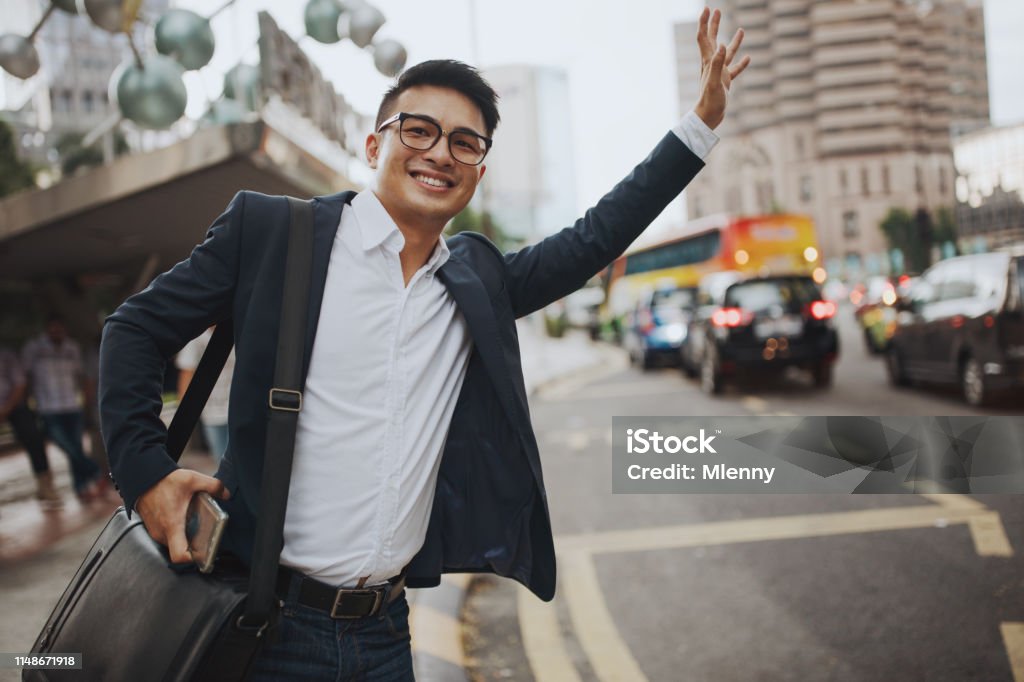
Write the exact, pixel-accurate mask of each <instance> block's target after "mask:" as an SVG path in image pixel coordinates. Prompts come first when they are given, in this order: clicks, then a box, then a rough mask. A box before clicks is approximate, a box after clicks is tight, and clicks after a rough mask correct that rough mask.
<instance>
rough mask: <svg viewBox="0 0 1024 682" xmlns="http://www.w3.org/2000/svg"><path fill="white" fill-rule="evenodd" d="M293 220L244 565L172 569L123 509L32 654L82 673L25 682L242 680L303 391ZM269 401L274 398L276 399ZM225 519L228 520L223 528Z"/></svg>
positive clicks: (297, 208) (180, 413) (304, 283)
mask: <svg viewBox="0 0 1024 682" xmlns="http://www.w3.org/2000/svg"><path fill="white" fill-rule="evenodd" d="M289 203H290V208H291V225H290V227H289V238H288V239H289V241H288V254H287V266H286V267H287V269H286V276H285V284H284V295H283V302H282V309H281V325H280V331H279V335H278V359H277V362H276V365H275V369H274V385H275V387H276V388H275V389H274V391H272V392H271V399H270V402H271V407H272V408H275V409H271V411H270V420H269V423H268V427H267V446H266V451H265V455H264V457H265V459H264V462H265V465H264V467H263V480H262V490H261V493H260V494H261V500H260V502H261V506H260V509H261V510H262V512H261V514H260V516H259V520H258V521H257V528H256V545H255V551H254V554H253V560H252V564H251V570H246V569H245V568H244V567H243V566H242V565H241V564H240V563H239V562H238V561H237V560H234V561H233V560H232V557H230V556H225V557H223V558H220V559H218V561H217V564H216V568H215V569H214V571H213V572H212V573H210V574H206V575H203V574H201V573H199V572H198V571H196V570H194V569H193V568H192V567H188V569H187V570H175V568H173V567H171V565H170V564H169V558H168V554H167V550H166V549H165V548H164V547H163V546H162V545H160V544H158V543H157V542H155V541H154V540H153V539H152V538H151V537H150V536H149V533H148V532H147V531H146V529H145V526H144V525H143V523H142V520H141V519H140V518H139V517H138V515H135V517H134V518H132V519H129V518H128V514H127V513H126V511H125V510H124V508H123V507H122V508H120V509H118V510H117V511H116V512H115V513H114V516H113V517H112V518H111V519H110V521H109V522H107V525H106V527H105V528H104V529H103V532H101V533H100V536H99V538H97V540H96V542H95V543H94V544H93V546H92V547H91V548H90V549H89V553H88V554H87V555H86V557H85V560H84V561H83V562H82V565H81V566H80V567H79V569H78V571H77V572H76V573H75V576H74V578H72V580H71V583H70V584H69V585H68V587H67V589H66V590H65V591H64V594H63V595H62V596H61V598H60V600H59V601H58V602H57V606H56V607H55V608H54V610H53V612H52V613H51V614H50V617H49V619H47V622H46V625H45V626H44V627H43V630H42V632H41V633H40V634H39V637H38V638H37V639H36V642H35V644H34V645H33V647H32V653H33V654H54V655H55V654H64V653H81V654H82V669H80V670H70V669H66V670H56V669H52V670H39V669H26V670H25V671H24V673H23V676H22V679H23V680H28V681H32V682H36V681H44V680H45V681H53V682H58V681H60V680H76V681H78V680H103V681H104V682H137V681H139V680H147V681H148V680H163V681H165V682H186V681H187V682H206V681H209V682H229V681H230V680H244V679H245V676H246V674H247V672H248V669H249V666H250V664H251V663H252V661H253V660H254V659H255V658H256V655H257V654H258V653H259V651H260V649H261V648H262V646H263V645H264V644H265V642H266V641H267V639H268V638H269V637H271V636H272V635H273V632H274V628H275V625H276V623H277V616H278V610H279V608H280V602H279V601H278V598H277V596H276V595H275V594H274V586H275V582H276V578H277V568H278V561H279V559H280V555H281V547H282V545H283V528H284V514H285V508H286V506H287V500H288V485H289V482H290V478H291V464H292V454H293V450H294V447H295V428H296V425H297V422H298V414H297V410H295V409H294V406H293V405H292V404H291V401H292V400H293V399H294V397H295V396H296V395H297V394H298V392H299V391H300V390H301V388H302V376H301V361H302V348H303V337H304V334H305V322H306V320H305V316H306V314H305V311H306V310H307V308H308V306H307V304H306V301H308V298H309V286H310V281H309V279H310V272H311V267H310V264H311V262H312V248H313V241H312V237H313V216H312V207H311V205H310V204H309V203H307V202H303V201H299V200H297V199H291V198H289ZM232 336H233V328H232V324H231V320H225V321H223V322H221V323H219V324H218V325H217V329H216V331H215V332H214V335H213V338H212V339H211V340H210V343H209V345H208V347H207V350H206V352H205V353H204V354H203V358H202V360H201V361H200V363H199V367H198V368H197V369H196V373H195V376H194V377H193V379H192V382H191V383H190V384H189V390H188V391H187V392H186V395H185V396H184V398H183V399H182V401H181V404H180V405H179V408H178V410H177V412H176V414H175V416H174V420H173V421H172V422H171V425H170V427H169V428H168V434H167V450H168V453H169V454H170V455H171V457H172V458H174V459H175V460H177V459H178V458H179V457H180V456H181V452H182V451H183V450H184V447H185V444H186V443H187V441H188V438H189V436H190V435H191V433H192V430H193V429H194V428H195V425H196V422H197V421H198V419H199V415H200V413H201V412H202V408H203V405H204V404H205V403H206V400H207V398H208V397H209V395H210V391H211V390H212V388H213V385H214V383H215V382H216V380H217V377H218V375H219V374H220V371H221V369H222V368H223V366H224V363H225V361H226V360H227V357H228V354H229V353H230V351H231V345H232ZM275 395H279V396H281V400H280V404H279V405H276V403H278V402H279V401H278V400H277V399H275V398H274V396H275ZM228 523H230V520H229V521H228Z"/></svg>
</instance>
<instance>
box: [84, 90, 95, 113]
mask: <svg viewBox="0 0 1024 682" xmlns="http://www.w3.org/2000/svg"><path fill="white" fill-rule="evenodd" d="M82 107H83V108H84V109H85V113H87V114H91V113H92V112H93V111H94V109H95V107H94V105H93V97H92V90H86V91H85V92H83V93H82Z"/></svg>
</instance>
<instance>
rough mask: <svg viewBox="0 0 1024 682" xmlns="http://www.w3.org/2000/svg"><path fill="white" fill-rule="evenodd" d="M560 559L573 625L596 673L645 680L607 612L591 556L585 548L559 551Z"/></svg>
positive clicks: (618, 681)
mask: <svg viewBox="0 0 1024 682" xmlns="http://www.w3.org/2000/svg"><path fill="white" fill-rule="evenodd" d="M559 563H560V565H561V573H562V588H563V589H564V590H565V593H566V600H567V601H568V604H569V613H570V614H571V615H572V622H573V627H574V629H575V631H576V636H577V637H578V638H579V640H580V644H581V645H582V646H583V650H584V651H585V652H586V653H587V658H588V659H589V660H590V665H591V666H592V667H593V668H594V674H595V675H597V678H598V679H599V680H601V682H645V681H646V680H647V677H646V676H645V675H644V674H643V672H642V671H641V670H640V666H639V664H638V663H637V662H636V659H635V658H633V654H632V652H630V650H629V647H628V646H626V643H625V642H623V641H622V638H621V637H619V631H618V629H617V628H616V627H615V621H614V620H612V616H611V614H610V613H609V612H608V607H607V605H606V604H605V600H604V595H603V594H602V592H601V585H600V583H598V580H597V572H596V571H595V570H594V562H593V561H592V560H591V558H590V556H589V555H588V554H587V553H586V552H582V551H575V552H566V553H564V554H562V553H560V554H559Z"/></svg>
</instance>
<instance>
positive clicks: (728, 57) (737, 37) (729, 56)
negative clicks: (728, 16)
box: [725, 28, 743, 66]
mask: <svg viewBox="0 0 1024 682" xmlns="http://www.w3.org/2000/svg"><path fill="white" fill-rule="evenodd" d="M742 42H743V29H742V28H740V29H736V33H735V34H734V35H733V37H732V40H730V41H729V46H728V47H727V48H725V64H726V66H728V65H729V64H732V60H733V57H735V56H736V53H737V52H739V50H740V44H741V43H742Z"/></svg>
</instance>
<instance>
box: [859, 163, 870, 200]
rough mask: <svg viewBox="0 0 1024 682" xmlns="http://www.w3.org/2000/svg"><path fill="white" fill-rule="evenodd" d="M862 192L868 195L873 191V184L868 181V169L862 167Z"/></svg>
mask: <svg viewBox="0 0 1024 682" xmlns="http://www.w3.org/2000/svg"><path fill="white" fill-rule="evenodd" d="M860 193H861V194H863V195H864V196H867V195H869V194H870V193H871V185H870V183H869V182H868V169H867V168H861V169H860Z"/></svg>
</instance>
